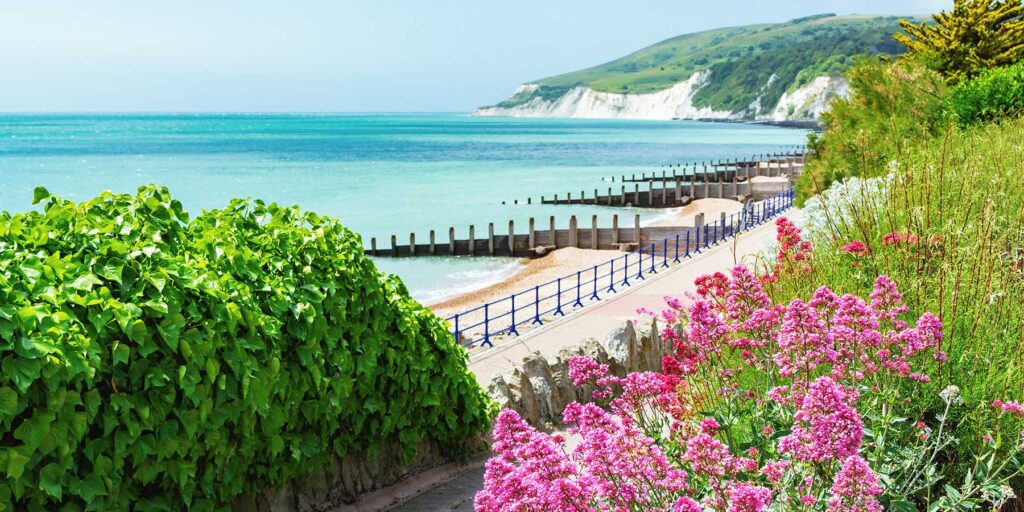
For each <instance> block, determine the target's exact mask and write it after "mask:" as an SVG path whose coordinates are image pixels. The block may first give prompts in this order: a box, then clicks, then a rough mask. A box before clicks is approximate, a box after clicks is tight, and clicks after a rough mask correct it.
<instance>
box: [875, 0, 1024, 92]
mask: <svg viewBox="0 0 1024 512" xmlns="http://www.w3.org/2000/svg"><path fill="white" fill-rule="evenodd" d="M932 18H933V19H934V21H935V23H934V24H930V23H925V22H921V23H913V22H910V21H906V20H900V25H901V26H902V27H903V30H904V31H905V32H906V33H905V34H896V35H894V36H893V38H894V39H896V40H897V41H899V42H900V43H903V45H905V46H906V47H907V50H908V53H909V54H910V55H913V56H916V57H921V58H923V59H925V61H926V62H928V63H929V65H930V66H931V67H932V68H934V69H935V70H936V71H938V72H939V73H941V74H942V75H943V76H944V77H946V81H947V82H948V83H950V84H955V83H958V82H960V81H962V80H964V79H968V78H971V77H973V76H975V75H977V74H978V73H980V72H981V71H982V70H985V69H989V68H993V67H998V66H1006V65H1009V64H1013V63H1014V62H1017V61H1018V60H1020V59H1021V58H1024V7H1022V6H1021V0H1006V1H998V0H954V1H953V10H952V11H949V12H946V11H942V12H940V13H939V14H936V15H934V16H932Z"/></svg>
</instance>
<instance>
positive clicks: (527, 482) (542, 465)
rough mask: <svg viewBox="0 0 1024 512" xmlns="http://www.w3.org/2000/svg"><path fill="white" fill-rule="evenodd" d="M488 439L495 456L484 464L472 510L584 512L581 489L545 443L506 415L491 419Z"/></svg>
mask: <svg viewBox="0 0 1024 512" xmlns="http://www.w3.org/2000/svg"><path fill="white" fill-rule="evenodd" d="M493 436H494V445H493V449H494V452H495V453H496V455H495V456H494V457H492V458H491V459H490V460H488V461H487V465H486V470H485V473H484V487H483V489H481V490H480V492H478V493H477V494H476V498H475V499H474V506H475V508H476V510H478V511H482V512H491V511H496V512H497V511H505V510H570V511H586V510H589V508H588V506H587V505H588V502H589V492H587V491H586V490H585V487H586V484H585V483H584V481H583V480H582V479H581V477H580V475H579V474H578V473H577V471H576V468H575V467H574V465H573V464H571V463H570V461H569V460H568V458H567V457H566V455H565V453H564V452H563V451H562V450H561V448H560V447H559V446H557V445H556V444H555V443H554V442H553V441H552V439H551V438H550V437H548V436H547V435H545V434H542V433H540V432H537V431H536V430H534V429H533V427H530V426H529V425H527V424H526V422H525V421H523V419H522V418H521V417H519V415H518V414H516V413H515V412H514V411H512V410H509V409H505V410H504V411H502V412H501V413H500V414H498V417H497V418H496V419H495V421H494V431H493Z"/></svg>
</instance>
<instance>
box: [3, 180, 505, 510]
mask: <svg viewBox="0 0 1024 512" xmlns="http://www.w3.org/2000/svg"><path fill="white" fill-rule="evenodd" d="M35 200H36V202H37V203H38V202H43V203H44V208H43V211H42V212H38V211H30V212H27V213H19V214H16V215H10V214H8V213H6V212H5V213H0V369H2V374H0V475H3V476H4V485H2V486H0V509H5V508H6V509H11V508H12V507H13V508H15V509H23V508H27V509H30V510H58V509H64V510H128V509H145V510H182V509H185V508H189V509H192V510H211V509H219V508H225V507H227V506H228V504H229V503H230V502H231V500H232V499H233V498H234V497H236V496H237V495H239V494H240V493H243V492H247V491H252V490H257V489H260V488H262V487H263V486H267V485H276V484H280V483H282V482H285V481H288V480H290V479H293V478H296V477H301V476H303V475H304V474H308V473H309V472H310V471H312V470H315V469H318V468H321V467H324V466H326V465H327V464H328V463H329V461H330V458H331V456H332V454H338V455H340V456H344V455H345V454H347V453H350V452H363V451H368V452H370V453H371V454H372V453H374V452H375V451H376V449H377V448H378V447H379V446H380V445H381V444H382V443H385V442H392V441H398V442H401V443H403V444H404V446H405V447H406V449H407V451H408V452H409V453H411V451H412V450H413V447H414V445H415V444H417V443H418V442H419V441H421V440H423V439H425V438H431V439H434V440H436V441H437V442H440V443H442V444H446V445H450V446H459V445H460V444H463V443H464V442H465V440H466V439H468V438H471V437H473V436H475V435H476V434H477V433H479V432H481V431H482V430H484V429H485V428H486V425H487V423H488V420H489V415H490V414H491V412H492V406H491V405H490V402H489V401H488V400H487V398H486V397H485V394H484V393H483V392H482V391H481V389H480V388H479V386H478V385H477V384H476V381H475V379H474V378H473V376H472V375H471V374H470V373H469V372H468V370H467V367H466V356H465V353H464V351H463V349H462V348H461V347H459V346H457V345H456V344H455V343H454V341H453V340H452V338H451V335H450V334H448V332H447V331H446V329H445V326H444V325H443V323H442V321H441V320H439V319H438V318H437V317H435V316H434V315H433V314H432V313H431V312H430V311H428V310H427V309H425V308H423V307H422V306H420V305H419V304H417V303H416V302H415V301H413V300H412V299H410V298H409V295H408V293H407V291H406V289H405V287H404V286H403V285H402V283H401V282H400V281H399V280H398V279H397V278H394V277H385V276H383V275H382V274H380V273H379V272H378V271H377V270H376V268H375V267H374V265H373V263H372V262H371V261H370V260H369V259H368V258H366V257H364V256H363V247H362V243H361V242H360V239H359V237H358V236H357V235H356V234H354V233H352V232H351V231H349V230H348V229H346V228H344V227H343V226H341V225H340V224H339V223H338V222H337V221H336V220H334V219H331V218H327V217H321V216H318V215H316V214H313V213H308V212H306V213H304V212H300V211H299V210H298V209H297V208H295V207H291V208H286V207H280V206H277V205H275V204H265V203H263V202H261V201H244V200H234V201H232V202H231V203H230V205H229V206H228V207H227V208H225V209H222V210H214V211H209V212H205V213H203V214H202V215H200V216H198V217H197V218H195V219H193V220H191V221H190V220H189V217H188V214H187V213H186V212H185V211H183V209H182V206H181V204H180V203H179V202H178V201H176V200H174V199H172V197H171V196H170V194H169V193H168V191H167V189H165V188H162V187H155V186H148V187H143V188H140V189H139V192H138V194H137V195H135V196H132V195H126V194H125V195H117V194H111V193H104V194H102V195H100V196H99V197H97V198H95V199H92V200H90V201H86V202H83V203H79V204H76V203H73V202H70V201H66V200H63V199H60V198H57V197H52V196H50V194H49V193H48V192H46V191H45V190H43V189H37V190H36V197H35Z"/></svg>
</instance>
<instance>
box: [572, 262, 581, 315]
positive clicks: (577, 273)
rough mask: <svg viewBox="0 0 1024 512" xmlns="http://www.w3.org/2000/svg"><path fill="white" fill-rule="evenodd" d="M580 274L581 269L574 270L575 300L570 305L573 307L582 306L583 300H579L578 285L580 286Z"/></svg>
mask: <svg viewBox="0 0 1024 512" xmlns="http://www.w3.org/2000/svg"><path fill="white" fill-rule="evenodd" d="M581 274H582V271H580V270H577V271H576V302H573V303H572V307H574V308H575V307H580V308H582V307H583V301H581V300H580V287H581V280H580V275H581Z"/></svg>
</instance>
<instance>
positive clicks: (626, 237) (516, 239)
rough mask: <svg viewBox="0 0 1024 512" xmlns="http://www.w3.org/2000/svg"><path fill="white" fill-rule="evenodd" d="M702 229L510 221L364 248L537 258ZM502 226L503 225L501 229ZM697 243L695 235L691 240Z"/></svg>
mask: <svg viewBox="0 0 1024 512" xmlns="http://www.w3.org/2000/svg"><path fill="white" fill-rule="evenodd" d="M721 219H722V220H721V222H720V224H721V225H723V226H724V225H725V223H726V220H725V219H726V216H725V214H724V213H722V214H721ZM704 226H705V224H704V215H703V214H698V215H697V220H696V223H695V225H694V226H648V227H643V226H641V225H640V216H639V215H635V216H634V217H633V225H632V226H629V227H626V226H621V225H620V224H619V216H618V215H613V216H612V225H611V227H603V228H602V227H599V226H598V221H597V215H594V216H592V217H591V219H590V225H589V226H581V225H580V224H579V223H578V222H577V219H576V216H575V215H574V216H572V217H570V218H569V225H568V227H566V228H561V229H560V228H558V227H557V226H556V222H555V217H554V216H551V217H550V218H549V219H548V224H547V225H546V226H543V227H542V226H538V225H537V222H536V220H535V219H533V218H531V219H530V220H529V222H528V223H527V229H526V232H525V233H523V232H520V233H516V226H515V223H514V222H513V221H511V220H510V221H508V230H507V231H504V230H502V232H500V233H499V232H496V231H495V225H494V223H493V222H492V223H489V224H488V225H487V232H486V235H485V236H484V237H483V238H481V237H479V236H478V233H477V232H476V226H474V225H470V226H469V229H468V233H467V235H468V236H467V237H466V238H457V237H456V233H455V228H454V227H449V228H448V233H447V237H446V239H444V240H439V239H438V237H437V236H436V233H435V231H434V230H430V231H429V233H428V235H427V239H426V243H423V241H422V239H421V240H420V241H417V238H416V234H415V233H410V234H409V238H408V243H407V244H399V243H398V237H397V236H396V235H391V240H390V246H389V247H379V246H378V244H377V239H376V238H371V239H370V248H369V249H366V254H367V255H369V256H382V257H395V258H402V257H413V256H512V257H517V258H536V257H540V256H544V255H545V254H548V253H549V252H551V251H554V250H557V249H560V248H564V247H577V248H580V249H594V250H616V251H632V250H635V249H636V248H638V247H643V246H646V245H650V244H657V243H660V242H661V241H663V240H666V239H669V238H673V237H674V236H675V235H677V234H678V235H680V237H681V239H683V240H685V239H686V232H687V231H695V230H700V229H702V228H703V227H704ZM502 227H504V226H502ZM691 238H697V235H691Z"/></svg>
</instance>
